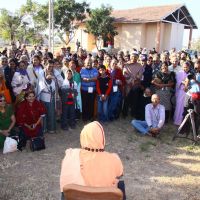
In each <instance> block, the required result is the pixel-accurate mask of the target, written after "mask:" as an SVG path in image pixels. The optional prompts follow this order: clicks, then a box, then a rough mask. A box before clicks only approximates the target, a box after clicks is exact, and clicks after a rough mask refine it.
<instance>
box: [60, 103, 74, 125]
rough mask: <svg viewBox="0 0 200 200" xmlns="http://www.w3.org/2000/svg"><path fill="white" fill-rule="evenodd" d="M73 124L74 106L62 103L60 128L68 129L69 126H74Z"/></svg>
mask: <svg viewBox="0 0 200 200" xmlns="http://www.w3.org/2000/svg"><path fill="white" fill-rule="evenodd" d="M75 124H76V121H75V105H74V104H73V105H67V104H65V103H64V102H62V115H61V127H62V128H68V127H69V126H75Z"/></svg>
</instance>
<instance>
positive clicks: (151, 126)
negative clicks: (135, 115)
mask: <svg viewBox="0 0 200 200" xmlns="http://www.w3.org/2000/svg"><path fill="white" fill-rule="evenodd" d="M151 102H152V103H150V104H147V105H146V107H145V121H141V120H132V122H131V124H132V125H133V127H135V128H136V129H137V130H138V131H139V132H140V133H141V134H143V135H150V136H152V137H155V136H156V135H158V134H159V133H160V130H161V128H162V127H163V125H164V122H165V107H164V106H163V105H161V104H160V97H159V96H158V95H157V94H153V95H152V97H151Z"/></svg>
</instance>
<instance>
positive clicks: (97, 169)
mask: <svg viewBox="0 0 200 200" xmlns="http://www.w3.org/2000/svg"><path fill="white" fill-rule="evenodd" d="M105 144H106V141H105V133H104V129H103V127H102V125H101V124H100V123H99V122H97V121H93V122H91V123H89V124H87V125H85V126H84V128H83V129H82V131H81V134H80V145H81V148H74V149H71V148H70V149H67V150H66V151H65V157H64V159H63V160H62V166H61V173H60V191H61V193H62V197H61V199H62V200H64V195H63V187H64V186H65V185H67V184H78V185H83V186H91V187H118V188H120V189H121V190H122V192H123V193H124V198H123V199H125V185H124V182H123V181H120V180H119V178H120V177H121V176H122V175H123V165H122V162H121V160H120V158H119V156H118V155H117V154H115V153H109V152H107V151H105Z"/></svg>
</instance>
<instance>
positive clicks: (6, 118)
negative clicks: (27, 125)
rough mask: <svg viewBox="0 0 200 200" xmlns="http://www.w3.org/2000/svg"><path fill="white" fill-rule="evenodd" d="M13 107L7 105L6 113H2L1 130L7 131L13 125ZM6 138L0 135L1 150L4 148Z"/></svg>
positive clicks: (0, 115) (0, 119)
mask: <svg viewBox="0 0 200 200" xmlns="http://www.w3.org/2000/svg"><path fill="white" fill-rule="evenodd" d="M13 114H14V113H13V109H12V106H10V105H7V106H6V111H5V113H2V112H0V130H7V129H8V128H9V126H10V124H11V116H12V115H13ZM5 139H6V137H5V136H4V135H2V134H1V133H0V148H2V147H3V145H4V141H5Z"/></svg>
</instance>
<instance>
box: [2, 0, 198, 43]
mask: <svg viewBox="0 0 200 200" xmlns="http://www.w3.org/2000/svg"><path fill="white" fill-rule="evenodd" d="M36 1H37V2H38V3H41V4H44V3H46V2H48V0H36ZM77 1H79V2H82V0H77ZM86 1H87V3H90V7H91V8H96V7H100V6H101V4H104V5H107V4H108V5H111V6H112V7H113V9H117V10H121V9H131V8H137V7H145V6H159V5H169V4H184V5H186V7H187V8H188V10H189V12H190V14H191V15H192V17H193V19H194V21H195V23H196V24H197V26H198V27H199V29H200V14H199V6H198V5H199V0H187V1H186V0H185V1H182V0H86ZM25 3H26V0H6V1H5V0H0V9H1V8H6V9H7V10H10V11H12V12H13V11H15V10H17V9H19V8H20V7H21V5H22V4H25ZM199 37H200V30H193V39H196V38H199ZM188 38H189V32H188V31H185V32H184V38H183V45H185V46H186V45H187V42H188Z"/></svg>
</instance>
